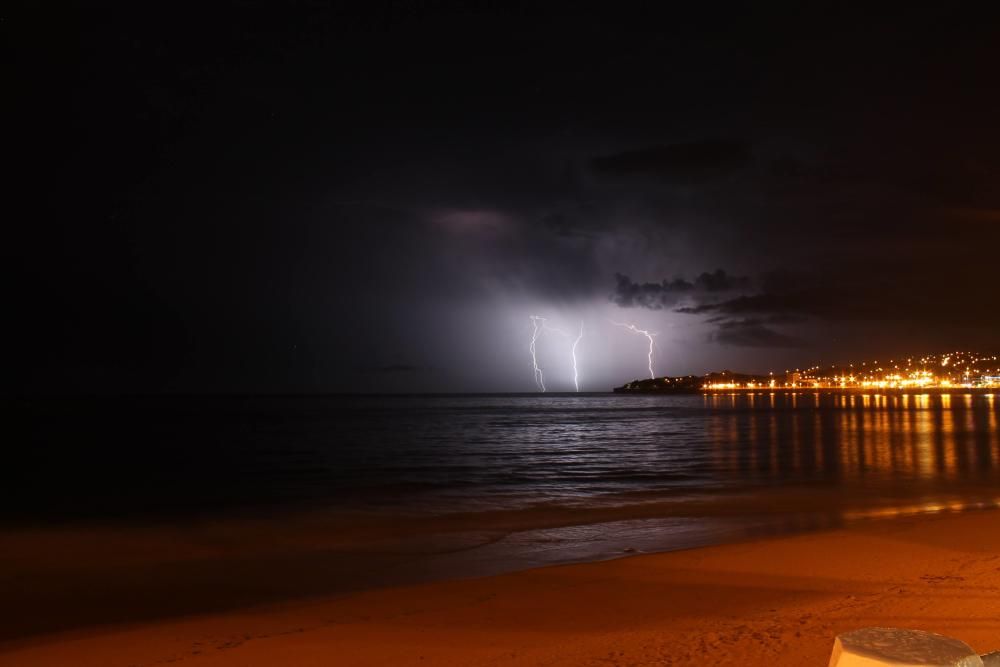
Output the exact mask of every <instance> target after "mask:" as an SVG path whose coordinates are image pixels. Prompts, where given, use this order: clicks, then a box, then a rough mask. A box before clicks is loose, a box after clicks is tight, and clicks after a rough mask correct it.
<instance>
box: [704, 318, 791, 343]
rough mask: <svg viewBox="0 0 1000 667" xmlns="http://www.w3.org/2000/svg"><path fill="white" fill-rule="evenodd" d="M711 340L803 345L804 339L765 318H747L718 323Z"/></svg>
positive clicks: (711, 334)
mask: <svg viewBox="0 0 1000 667" xmlns="http://www.w3.org/2000/svg"><path fill="white" fill-rule="evenodd" d="M709 340H710V341H712V342H715V343H720V344H722V345H733V346H736V347H802V346H803V344H804V341H803V340H802V339H801V338H799V337H797V336H791V335H788V334H784V333H781V332H779V331H776V330H775V329H773V328H771V327H769V326H768V325H767V324H766V323H765V321H764V320H760V319H755V318H747V319H739V320H724V321H721V322H718V323H717V326H716V329H715V331H713V332H712V333H710V334H709Z"/></svg>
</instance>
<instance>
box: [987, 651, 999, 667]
mask: <svg viewBox="0 0 1000 667" xmlns="http://www.w3.org/2000/svg"><path fill="white" fill-rule="evenodd" d="M983 665H984V666H985V667H1000V651H993V652H992V653H987V654H986V655H984V656H983Z"/></svg>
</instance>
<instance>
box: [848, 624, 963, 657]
mask: <svg viewBox="0 0 1000 667" xmlns="http://www.w3.org/2000/svg"><path fill="white" fill-rule="evenodd" d="M877 665H883V666H888V665H893V666H894V667H931V666H933V667H983V659H982V658H981V657H980V656H979V654H978V653H976V652H975V651H974V650H973V649H972V647H971V646H969V645H968V644H966V643H965V642H961V641H959V640H957V639H952V638H951V637H943V636H941V635H936V634H934V633H932V632H922V631H920V630H901V629H899V628H863V629H861V630H854V631H852V632H845V633H844V634H842V635H840V636H839V637H837V639H836V641H835V642H834V643H833V655H832V656H830V667H876V666H877Z"/></svg>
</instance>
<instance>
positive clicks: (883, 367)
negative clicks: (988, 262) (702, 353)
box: [615, 352, 1000, 393]
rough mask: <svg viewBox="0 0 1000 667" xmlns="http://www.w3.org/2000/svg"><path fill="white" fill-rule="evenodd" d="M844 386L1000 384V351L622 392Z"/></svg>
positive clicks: (668, 380) (717, 377)
mask: <svg viewBox="0 0 1000 667" xmlns="http://www.w3.org/2000/svg"><path fill="white" fill-rule="evenodd" d="M802 389H824V390H843V391H870V390H876V389H878V390H895V391H906V390H928V391H944V390H951V389H963V390H984V389H1000V355H996V354H981V353H976V352H948V353H945V354H930V355H924V356H919V357H902V358H892V359H884V360H872V361H861V362H851V363H846V364H839V365H838V364H834V365H830V366H822V365H817V366H811V367H809V368H796V369H794V370H784V371H782V372H780V373H779V372H771V373H768V374H767V375H752V374H747V373H734V372H732V371H728V370H726V371H720V372H712V373H707V374H705V375H685V376H680V377H661V378H650V379H645V380H634V381H632V382H629V383H627V384H625V385H623V386H621V387H616V388H615V392H617V393H663V392H666V393H669V392H673V393H697V392H704V391H709V392H710V391H733V390H740V391H753V390H779V391H789V390H802Z"/></svg>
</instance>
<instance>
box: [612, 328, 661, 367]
mask: <svg viewBox="0 0 1000 667" xmlns="http://www.w3.org/2000/svg"><path fill="white" fill-rule="evenodd" d="M610 321H611V324H614V325H615V326H616V327H624V328H626V329H628V330H629V331H632V332H634V333H637V334H641V335H643V336H645V337H646V338H647V339H649V379H650V380H652V379H654V378H655V377H656V376H655V375H654V374H653V336H656V335H657V333H656V332H653V333H651V332H649V331H646V330H645V329H640V328H639V327H637V326H635V325H634V324H626V323H624V322H615V321H614V320H610Z"/></svg>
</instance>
